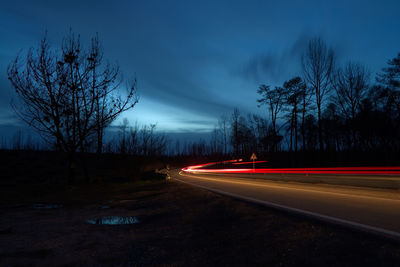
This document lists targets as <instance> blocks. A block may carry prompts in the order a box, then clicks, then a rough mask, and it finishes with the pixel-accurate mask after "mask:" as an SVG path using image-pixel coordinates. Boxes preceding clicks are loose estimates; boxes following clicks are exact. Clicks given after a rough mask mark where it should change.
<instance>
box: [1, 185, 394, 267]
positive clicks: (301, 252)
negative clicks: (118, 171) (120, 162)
mask: <svg viewBox="0 0 400 267" xmlns="http://www.w3.org/2000/svg"><path fill="white" fill-rule="evenodd" d="M27 192H29V193H27ZM0 193H2V195H1V197H0V266H154V265H156V266H204V265H213V266H254V265H262V266H399V264H400V243H398V242H395V241H392V240H387V239H384V238H380V237H376V236H373V235H370V234H366V233H361V232H357V231H353V230H349V229H344V228H341V227H338V226H333V225H329V224H325V223H321V222H318V221H313V220H310V219H306V218H302V217H298V216H293V215H291V214H287V213H283V212H279V211H276V210H272V209H268V208H265V207H261V206H257V205H254V204H250V203H246V202H243V201H239V200H235V199H231V198H229V197H225V196H221V195H218V194H215V193H211V192H208V191H205V190H202V189H197V188H193V187H190V186H188V185H184V184H181V183H178V182H169V183H166V182H165V181H163V180H154V179H153V180H152V179H150V180H145V181H136V182H129V183H96V184H89V185H80V186H75V187H67V188H58V187H55V188H51V187H50V186H48V187H46V188H43V186H41V187H40V188H39V187H35V186H33V185H29V188H21V187H10V186H8V187H2V188H1V191H0ZM38 204H57V205H56V206H53V207H51V208H46V207H45V206H41V205H38ZM103 216H135V217H136V218H137V219H138V220H139V223H137V224H132V225H92V224H89V223H87V221H88V220H91V219H96V218H101V217H103Z"/></svg>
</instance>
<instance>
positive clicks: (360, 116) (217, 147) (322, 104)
mask: <svg viewBox="0 0 400 267" xmlns="http://www.w3.org/2000/svg"><path fill="white" fill-rule="evenodd" d="M301 66H302V73H301V75H298V76H296V77H293V78H290V79H288V80H287V81H285V82H284V83H283V84H282V85H279V86H271V85H265V84H262V85H260V86H259V88H258V91H257V92H258V94H259V96H260V98H259V99H258V100H257V101H258V106H259V107H265V108H266V109H267V111H268V114H269V117H268V118H262V117H260V116H257V115H253V114H241V113H240V112H239V110H238V109H234V111H233V113H232V114H231V115H230V116H222V117H221V118H220V120H219V122H218V125H216V127H215V129H214V131H213V132H212V134H211V141H210V142H207V143H206V142H204V141H199V142H197V143H191V144H187V147H186V148H185V149H176V153H177V154H179V153H181V154H185V152H184V151H188V150H190V152H191V153H192V154H194V155H198V156H212V155H214V156H215V155H221V156H224V155H225V156H228V155H229V156H239V157H241V156H245V157H246V156H249V155H251V154H252V153H253V152H256V153H258V154H260V155H263V156H265V155H271V154H273V153H275V154H276V153H283V152H289V154H290V153H292V154H296V155H298V157H305V156H306V155H312V154H314V155H315V154H318V155H319V156H320V157H327V155H328V156H329V155H334V154H336V155H341V156H343V155H344V154H346V155H363V154H364V155H370V154H374V153H375V155H390V156H388V157H393V156H394V157H396V156H395V155H396V153H398V152H400V53H399V54H398V56H397V57H395V58H393V59H390V60H388V62H387V66H386V67H385V68H383V69H382V70H381V72H380V73H378V74H376V75H372V74H371V73H370V71H368V68H367V67H366V66H363V65H362V64H360V63H355V62H347V63H345V64H339V63H338V59H337V58H336V56H335V53H334V51H333V49H331V48H329V47H328V46H327V44H326V43H325V42H324V41H323V40H321V39H320V38H316V39H312V40H310V41H309V43H308V46H307V49H306V51H304V54H303V56H302V58H301ZM315 152H318V153H315ZM307 157H309V156H307ZM328 158H329V157H328ZM397 158H398V157H397ZM392 160H393V159H392Z"/></svg>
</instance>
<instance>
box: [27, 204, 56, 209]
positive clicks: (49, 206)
mask: <svg viewBox="0 0 400 267" xmlns="http://www.w3.org/2000/svg"><path fill="white" fill-rule="evenodd" d="M32 207H33V208H34V209H37V210H49V209H59V208H62V205H60V204H33V205H32Z"/></svg>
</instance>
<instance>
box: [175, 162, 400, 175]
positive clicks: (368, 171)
mask: <svg viewBox="0 0 400 267" xmlns="http://www.w3.org/2000/svg"><path fill="white" fill-rule="evenodd" d="M241 161H242V160H227V161H222V162H212V163H205V164H200V165H193V166H188V167H185V168H183V169H182V171H184V172H190V173H263V174H268V173H269V174H272V173H274V174H277V173H279V174H342V175H344V174H347V175H400V167H394V166H392V167H328V168H262V169H202V168H203V167H208V166H212V165H216V164H219V163H232V164H235V165H236V164H250V163H252V162H241ZM260 162H265V161H259V163H260Z"/></svg>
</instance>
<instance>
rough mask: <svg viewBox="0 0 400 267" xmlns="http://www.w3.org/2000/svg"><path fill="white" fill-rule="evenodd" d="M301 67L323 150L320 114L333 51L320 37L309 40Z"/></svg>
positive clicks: (328, 86) (332, 61) (329, 79)
mask: <svg viewBox="0 0 400 267" xmlns="http://www.w3.org/2000/svg"><path fill="white" fill-rule="evenodd" d="M301 62H302V68H303V74H304V78H305V80H306V82H307V83H308V84H309V86H310V87H311V88H312V90H313V93H314V95H315V103H316V105H317V112H318V114H317V115H318V117H317V119H318V141H319V149H320V150H321V151H322V150H323V139H322V124H321V115H322V108H323V103H324V100H325V99H324V98H325V96H326V95H327V94H328V93H329V91H330V83H331V75H332V71H333V66H334V53H333V50H332V49H329V48H328V47H327V45H326V44H325V42H324V41H323V40H322V39H321V38H315V39H312V40H310V41H309V43H308V47H307V50H306V52H305V54H304V55H303V56H302V60H301Z"/></svg>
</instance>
